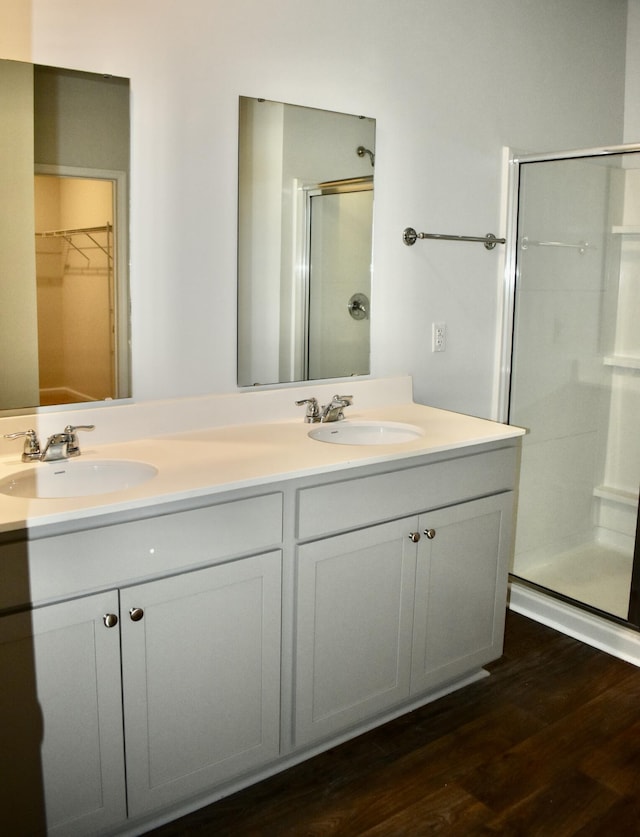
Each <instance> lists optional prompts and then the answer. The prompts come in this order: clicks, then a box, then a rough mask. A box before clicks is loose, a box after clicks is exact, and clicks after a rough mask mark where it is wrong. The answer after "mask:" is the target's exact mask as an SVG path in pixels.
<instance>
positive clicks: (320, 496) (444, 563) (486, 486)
mask: <svg viewBox="0 0 640 837" xmlns="http://www.w3.org/2000/svg"><path fill="white" fill-rule="evenodd" d="M505 454H507V455H506V456H505ZM512 454H513V452H512V451H511V452H508V451H498V452H495V453H491V454H483V455H480V456H479V457H476V459H475V461H474V458H473V457H469V458H468V459H467V460H466V466H467V472H466V473H461V474H460V479H459V480H451V479H450V475H449V474H448V472H447V471H448V469H450V467H451V464H452V463H438V465H437V466H436V467H434V466H431V465H427V466H419V467H417V468H413V469H405V470H404V471H398V472H395V473H392V474H381V475H376V476H372V477H365V478H363V479H355V480H345V481H343V482H340V483H332V484H328V485H324V486H319V487H312V488H309V489H303V491H302V492H301V495H302V497H301V502H300V504H299V509H300V517H299V531H300V532H301V533H303V534H305V533H307V532H310V531H313V533H314V534H316V533H317V532H318V531H321V530H322V529H323V528H324V529H325V530H329V531H331V529H332V528H340V527H342V526H343V525H345V523H346V522H347V521H349V520H355V521H356V522H369V520H370V519H371V517H372V516H374V515H381V516H382V515H384V514H385V512H386V513H387V514H388V512H389V509H391V510H394V509H395V508H396V507H397V506H398V505H399V503H403V504H405V506H406V507H408V510H412V509H413V508H416V507H418V508H419V507H420V506H421V505H422V504H425V505H426V504H427V503H429V502H434V499H433V492H434V489H435V491H436V492H437V494H438V495H439V497H440V499H441V501H442V499H444V500H445V502H446V501H451V500H452V499H458V498H459V499H461V500H463V502H457V503H454V504H453V505H448V506H446V507H444V508H435V509H434V510H433V511H431V512H424V513H422V514H416V515H413V516H407V517H403V518H399V519H397V520H393V521H389V522H385V523H381V524H378V525H373V526H364V527H363V528H359V529H355V530H353V531H350V532H346V533H342V534H337V535H334V536H329V537H326V538H322V539H315V540H313V541H310V542H308V543H301V544H300V545H299V546H298V550H297V559H296V574H297V620H296V659H295V672H296V677H295V683H296V687H295V688H296V699H295V722H294V737H295V743H296V746H303V745H305V744H309V743H312V742H314V741H317V740H319V739H322V738H327V737H329V736H331V735H336V734H339V733H340V732H345V731H347V730H349V729H350V728H353V727H356V726H357V725H358V724H362V723H363V722H366V721H369V720H370V719H371V718H373V717H375V716H376V715H378V714H381V713H383V712H384V711H386V710H390V709H393V708H394V707H397V706H400V705H401V704H402V703H403V702H407V703H408V702H410V701H416V700H419V698H420V696H421V695H425V694H427V693H428V692H429V691H430V690H434V689H436V688H439V687H445V686H446V685H447V684H452V683H454V682H455V680H456V679H461V678H463V677H465V676H468V675H469V674H470V673H471V672H477V671H478V670H479V669H480V668H481V667H482V666H483V665H485V664H486V663H488V662H489V661H491V660H493V659H496V658H497V657H499V656H500V654H501V652H502V639H503V630H504V618H505V608H506V588H507V576H508V562H509V556H510V547H511V531H512V512H513V492H512V491H511V490H508V489H510V488H512V481H513V459H512ZM462 461H464V460H461V461H460V462H462ZM442 465H444V466H445V468H444V469H443V468H442V467H441V466H442ZM453 470H454V473H455V471H456V468H455V467H454V469H453ZM478 477H481V478H480V480H479V481H478ZM434 483H435V485H434ZM390 489H393V490H392V491H391V490H390ZM505 489H506V490H505ZM492 491H495V492H496V493H490V492H492ZM474 492H475V493H478V494H480V493H483V494H484V493H489V496H481V497H479V498H478V499H474V500H467V499H466V498H467V497H469V496H470V495H471V496H472V495H473V494H474ZM314 507H315V508H316V509H317V508H320V509H321V514H319V515H313V514H312V513H311V510H312V508H314ZM423 507H424V506H423Z"/></svg>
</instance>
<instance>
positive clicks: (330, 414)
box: [296, 395, 353, 424]
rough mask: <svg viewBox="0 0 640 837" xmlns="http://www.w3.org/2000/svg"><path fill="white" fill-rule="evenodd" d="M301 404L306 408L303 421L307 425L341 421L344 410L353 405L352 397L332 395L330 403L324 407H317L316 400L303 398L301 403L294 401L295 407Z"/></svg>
mask: <svg viewBox="0 0 640 837" xmlns="http://www.w3.org/2000/svg"><path fill="white" fill-rule="evenodd" d="M303 404H305V405H306V407H307V409H306V412H305V415H304V420H305V422H306V423H307V424H315V423H316V422H327V421H342V419H343V418H344V408H345V407H348V406H349V405H350V404H353V395H334V396H333V398H332V399H331V401H330V402H329V403H328V404H325V406H324V407H320V406H319V405H318V400H317V399H316V398H303V399H302V400H301V401H296V406H297V407H302V405H303Z"/></svg>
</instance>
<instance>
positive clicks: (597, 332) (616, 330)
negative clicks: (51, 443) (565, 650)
mask: <svg viewBox="0 0 640 837" xmlns="http://www.w3.org/2000/svg"><path fill="white" fill-rule="evenodd" d="M639 419H640V154H638V153H626V154H615V155H605V156H603V155H592V156H589V155H579V154H576V156H575V157H573V158H563V159H547V160H540V159H537V160H535V161H531V162H526V163H525V162H521V163H520V190H519V199H518V230H517V255H516V290H515V304H514V330H513V345H512V364H511V388H510V401H509V421H510V422H511V423H512V424H516V425H520V426H523V427H525V428H527V430H528V434H527V436H526V437H525V440H524V445H523V455H522V470H521V483H520V497H519V507H518V520H517V528H516V547H515V560H514V568H513V573H514V575H515V576H517V577H519V578H520V579H522V580H524V581H526V582H529V583H532V584H534V585H537V586H539V587H542V588H545V589H546V590H548V591H551V592H553V593H554V594H557V595H559V596H562V597H566V598H568V599H570V600H572V601H574V602H577V603H580V604H581V605H584V606H586V607H588V608H594V609H596V610H598V611H601V612H603V613H605V614H607V615H609V616H611V617H614V618H617V619H621V620H625V621H626V620H627V619H628V618H629V615H630V614H629V607H630V592H631V586H632V575H633V565H634V544H635V536H636V525H637V515H638V486H639V484H640V433H639V432H638V425H639ZM636 586H640V576H639V575H638V572H637V571H636V575H635V580H634V590H635V588H636ZM638 610H639V608H637V607H636V608H635V610H634V609H633V608H632V613H631V617H632V618H633V619H634V621H636V622H637V621H638V617H640V613H639V612H638Z"/></svg>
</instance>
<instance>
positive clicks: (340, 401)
mask: <svg viewBox="0 0 640 837" xmlns="http://www.w3.org/2000/svg"><path fill="white" fill-rule="evenodd" d="M331 400H332V401H333V403H334V404H336V405H339V406H341V407H348V406H349V405H350V404H353V395H334V396H333V398H332V399H331Z"/></svg>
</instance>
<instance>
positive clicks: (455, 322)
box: [0, 0, 637, 415]
mask: <svg viewBox="0 0 640 837" xmlns="http://www.w3.org/2000/svg"><path fill="white" fill-rule="evenodd" d="M632 3H633V4H634V6H637V0H632ZM626 10H627V4H626V2H625V0H607V2H606V3H603V2H602V0H348V2H344V0H322V2H318V0H270V1H269V2H267V0H225V2H222V0H183V2H181V3H180V4H176V3H175V2H173V0H154V2H153V3H151V2H141V1H140V0H137V2H131V0H110V2H109V3H104V1H103V0H83V2H81V3H80V2H78V0H32V2H31V3H29V2H28V0H22V1H21V2H19V1H18V0H0V13H1V14H2V18H1V19H2V20H3V22H4V25H3V27H2V30H1V31H0V57H5V58H15V59H21V60H32V61H35V62H39V63H43V64H52V65H59V66H70V67H72V68H75V69H86V70H91V71H97V72H112V73H114V74H117V75H122V76H128V77H130V78H131V95H132V143H133V154H132V218H131V222H132V223H131V227H132V239H131V259H132V271H131V277H132V306H133V357H134V360H133V389H134V395H135V397H136V398H151V397H163V396H172V395H175V396H179V395H188V394H197V393H203V392H227V391H232V390H234V389H235V310H236V304H235V288H236V282H235V273H236V168H237V167H236V161H237V111H238V96H239V95H240V94H244V95H249V96H263V97H266V98H269V99H275V100H281V101H286V102H292V103H297V104H305V105H310V106H314V107H321V108H329V109H333V110H339V111H345V112H351V113H365V114H367V115H371V116H374V117H376V119H377V134H376V152H377V156H376V200H375V210H374V212H375V234H374V258H373V262H374V280H373V281H374V285H373V291H372V297H373V299H372V305H373V310H374V314H373V323H372V341H373V347H372V372H373V373H374V374H375V375H391V374H395V373H407V372H408V373H410V374H412V375H413V376H414V378H415V388H416V397H417V398H418V400H421V401H425V402H430V403H433V404H436V405H441V406H446V407H449V408H451V409H456V410H464V411H467V412H471V413H475V414H482V415H488V414H489V413H490V411H491V398H492V389H493V377H494V366H493V364H494V348H495V339H496V305H497V295H498V290H499V288H500V281H501V278H500V269H499V264H500V254H499V253H498V252H497V250H496V251H494V252H491V253H489V252H487V251H485V250H484V248H483V247H482V246H481V245H472V244H459V243H453V244H448V243H444V242H433V243H430V242H419V243H418V244H416V245H415V246H414V247H413V248H409V247H406V246H405V245H404V244H403V243H402V240H401V234H402V230H403V229H404V227H406V226H414V227H416V228H420V229H424V230H430V231H435V232H445V233H456V234H471V235H475V234H478V235H483V234H484V233H486V232H489V231H491V232H496V233H498V232H499V231H498V219H499V217H500V210H501V206H500V201H501V183H500V178H501V148H502V146H504V145H508V146H513V147H516V148H521V149H528V150H547V149H556V148H566V147H575V146H581V147H584V146H591V145H602V144H610V143H619V142H621V141H622V138H623V102H624V98H623V97H624V60H625V40H626V29H625V24H626ZM7 22H9V23H8V24H7ZM376 311H378V312H384V314H382V313H381V314H379V315H378V316H376V313H375V312H376ZM432 320H437V321H444V322H446V323H447V326H448V342H447V351H446V352H445V353H443V354H437V355H432V354H431V352H430V323H431V321H432Z"/></svg>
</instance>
